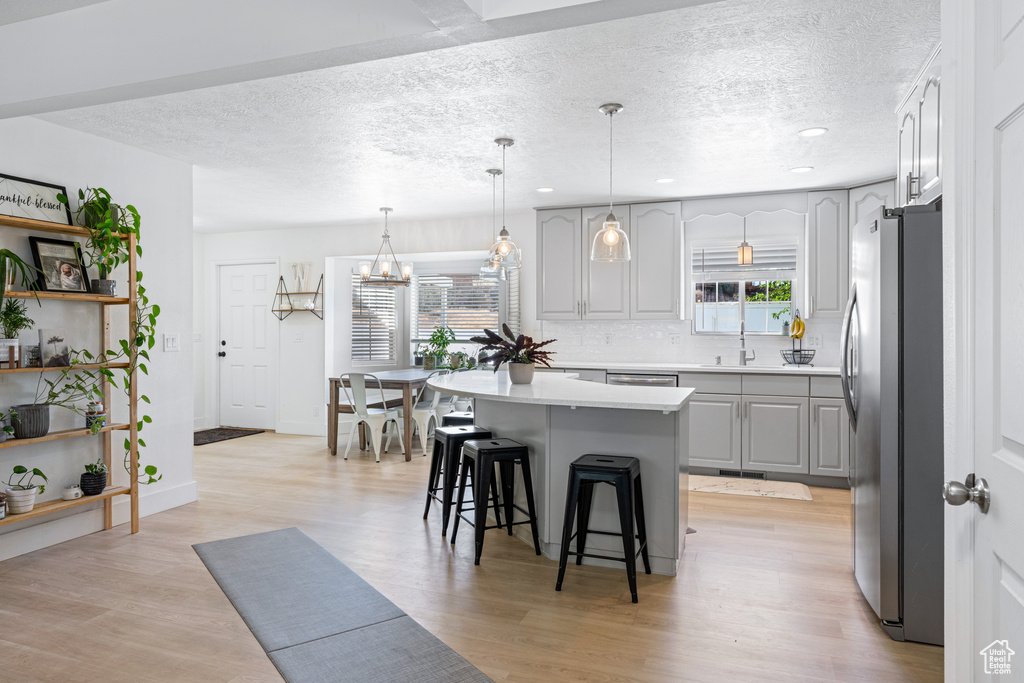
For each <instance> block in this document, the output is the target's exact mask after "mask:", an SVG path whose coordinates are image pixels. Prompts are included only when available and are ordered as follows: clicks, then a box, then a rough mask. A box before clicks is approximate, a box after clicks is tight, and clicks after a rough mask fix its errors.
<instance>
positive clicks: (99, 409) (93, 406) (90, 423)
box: [85, 401, 107, 434]
mask: <svg viewBox="0 0 1024 683" xmlns="http://www.w3.org/2000/svg"><path fill="white" fill-rule="evenodd" d="M106 423H107V414H106V412H104V410H103V403H101V402H100V401H90V402H89V405H88V406H87V407H86V409H85V426H86V428H87V429H89V430H90V431H91V432H92V433H93V434H96V433H98V432H99V430H101V429H103V425H105V424H106Z"/></svg>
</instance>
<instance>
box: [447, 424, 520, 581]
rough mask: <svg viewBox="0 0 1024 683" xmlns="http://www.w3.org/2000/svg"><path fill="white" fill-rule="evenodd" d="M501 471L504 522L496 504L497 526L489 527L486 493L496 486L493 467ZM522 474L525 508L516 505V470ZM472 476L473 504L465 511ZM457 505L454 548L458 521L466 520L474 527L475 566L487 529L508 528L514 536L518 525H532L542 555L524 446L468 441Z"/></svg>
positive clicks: (463, 457)
mask: <svg viewBox="0 0 1024 683" xmlns="http://www.w3.org/2000/svg"><path fill="white" fill-rule="evenodd" d="M495 465H498V466H500V467H501V488H502V502H503V503H504V505H505V521H506V523H505V524H504V525H503V524H502V523H501V516H500V515H498V506H497V501H495V506H494V517H495V520H496V521H497V524H494V525H492V526H487V507H488V503H489V501H488V500H487V498H486V496H487V493H486V492H487V491H488V490H489V489H490V488H491V487H492V486H493V485H494V483H495V479H494V466H495ZM516 465H519V470H520V471H521V472H522V473H523V489H524V491H525V493H526V507H527V509H526V510H524V509H523V508H521V507H519V506H518V505H516V502H515V466H516ZM470 473H472V477H473V502H472V507H463V504H462V503H463V494H464V492H465V490H466V477H467V475H469V474H470ZM456 500H457V501H458V504H457V505H456V509H455V528H453V529H452V544H454V543H455V537H456V536H457V535H458V533H459V520H460V519H465V520H466V522H468V523H469V524H472V525H473V529H474V531H475V532H476V558H475V560H474V564H480V554H481V552H483V549H484V531H486V530H487V529H500V528H501V527H502V526H505V527H507V528H508V535H509V536H511V535H512V527H513V526H515V525H517V524H529V525H530V530H531V531H532V532H533V549H534V550H535V551H536V552H537V554H538V555H540V540H539V539H538V538H537V509H536V506H535V505H534V502H533V476H532V474H531V472H530V449H529V448H527V447H526V446H525V445H524V444H521V443H519V442H518V441H513V440H512V439H474V440H472V441H467V442H465V443H464V444H463V446H462V469H461V473H460V476H459V494H458V498H457V499H456ZM468 510H472V511H473V518H472V519H470V518H469V517H467V516H465V515H464V514H463V512H466V511H468ZM516 510H519V511H520V512H522V513H524V514H526V515H528V516H529V519H524V520H521V521H518V522H516V521H514V520H515V511H516Z"/></svg>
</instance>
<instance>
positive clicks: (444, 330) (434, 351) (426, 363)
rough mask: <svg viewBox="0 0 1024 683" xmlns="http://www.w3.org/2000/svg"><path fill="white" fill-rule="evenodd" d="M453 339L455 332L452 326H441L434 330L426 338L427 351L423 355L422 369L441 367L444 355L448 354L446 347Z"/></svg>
mask: <svg viewBox="0 0 1024 683" xmlns="http://www.w3.org/2000/svg"><path fill="white" fill-rule="evenodd" d="M454 341H455V332H453V331H452V328H450V327H447V326H443V327H439V328H437V329H436V330H434V331H433V332H432V333H431V335H430V338H429V339H427V352H426V355H424V356H423V369H424V370H433V369H435V368H443V367H444V362H445V357H446V356H447V355H448V347H449V346H451V344H452V343H453V342H454Z"/></svg>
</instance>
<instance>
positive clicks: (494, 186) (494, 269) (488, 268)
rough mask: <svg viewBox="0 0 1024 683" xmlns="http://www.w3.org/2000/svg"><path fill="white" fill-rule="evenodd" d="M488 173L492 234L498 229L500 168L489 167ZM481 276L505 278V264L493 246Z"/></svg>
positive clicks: (482, 268)
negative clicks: (489, 179)
mask: <svg viewBox="0 0 1024 683" xmlns="http://www.w3.org/2000/svg"><path fill="white" fill-rule="evenodd" d="M487 173H488V174H489V175H490V176H491V235H492V236H493V235H494V234H495V232H497V230H498V176H500V175H501V169H500V168H489V169H487ZM480 277H481V278H482V279H484V280H504V279H506V278H507V275H506V274H505V266H503V265H502V264H501V260H500V259H498V258H497V251H495V250H494V249H493V248H492V250H491V251H490V252H488V254H487V259H486V260H485V261H484V264H483V265H482V266H480Z"/></svg>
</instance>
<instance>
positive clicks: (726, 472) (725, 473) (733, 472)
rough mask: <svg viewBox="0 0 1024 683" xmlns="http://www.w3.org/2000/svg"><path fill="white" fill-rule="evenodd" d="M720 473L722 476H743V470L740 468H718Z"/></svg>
mask: <svg viewBox="0 0 1024 683" xmlns="http://www.w3.org/2000/svg"><path fill="white" fill-rule="evenodd" d="M718 475H719V476H722V477H742V476H743V472H740V471H739V470H718Z"/></svg>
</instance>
